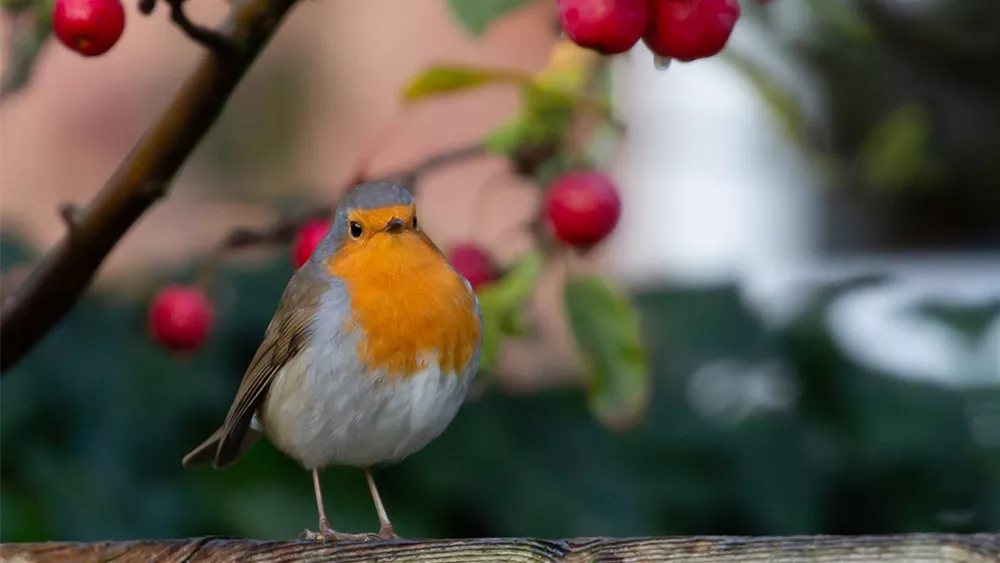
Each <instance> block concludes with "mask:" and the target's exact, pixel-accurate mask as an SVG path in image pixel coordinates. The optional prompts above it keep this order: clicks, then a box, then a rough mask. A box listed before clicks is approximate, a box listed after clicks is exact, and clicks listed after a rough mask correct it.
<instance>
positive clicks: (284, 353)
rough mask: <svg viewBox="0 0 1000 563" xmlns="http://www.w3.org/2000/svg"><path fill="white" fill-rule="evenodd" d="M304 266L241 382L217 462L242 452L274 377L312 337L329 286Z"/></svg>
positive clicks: (282, 298) (286, 294)
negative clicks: (325, 290) (312, 327)
mask: <svg viewBox="0 0 1000 563" xmlns="http://www.w3.org/2000/svg"><path fill="white" fill-rule="evenodd" d="M308 267H309V266H308V265H307V266H304V267H303V269H302V270H299V271H298V272H296V274H295V276H293V277H292V279H291V280H290V281H289V282H288V287H287V288H286V289H285V293H284V294H283V295H282V296H281V302H280V304H279V305H278V309H277V311H276V312H275V314H274V318H272V319H271V323H270V324H268V325H267V330H266V331H265V332H264V341H263V342H262V343H261V345H260V347H259V348H258V349H257V352H256V354H254V357H253V359H252V360H251V361H250V365H249V367H247V371H246V373H245V374H244V376H243V381H241V382H240V387H239V390H238V391H237V392H236V398H235V399H234V400H233V404H232V406H231V407H230V408H229V413H228V414H227V415H226V421H225V422H224V423H223V425H222V428H221V429H220V431H221V440H220V441H219V446H218V450H216V453H215V466H216V467H223V466H225V465H227V464H229V463H230V462H232V460H233V459H235V458H236V457H238V456H239V455H240V453H241V450H240V445H241V444H242V443H243V438H244V436H245V434H246V432H247V429H248V428H249V426H250V421H251V419H252V418H253V414H254V412H255V411H256V410H257V407H258V406H259V404H260V402H261V400H262V399H263V398H264V396H265V394H266V393H267V390H268V388H269V387H270V385H271V383H272V382H273V381H274V377H275V376H276V375H277V374H278V372H279V371H281V368H282V367H284V366H285V365H286V364H287V363H288V362H289V361H290V360H291V359H293V358H295V357H296V356H297V355H298V354H299V353H300V352H302V351H303V350H304V349H305V347H306V345H307V343H308V339H309V336H310V335H309V330H310V326H311V324H312V322H313V317H314V315H315V314H316V310H317V306H318V304H319V299H320V297H321V296H322V295H323V291H324V289H326V288H327V287H328V285H327V284H326V283H324V282H323V281H321V280H319V279H316V278H315V277H313V276H314V274H311V272H309V271H308V270H306V268H308Z"/></svg>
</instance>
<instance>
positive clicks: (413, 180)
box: [208, 135, 486, 262]
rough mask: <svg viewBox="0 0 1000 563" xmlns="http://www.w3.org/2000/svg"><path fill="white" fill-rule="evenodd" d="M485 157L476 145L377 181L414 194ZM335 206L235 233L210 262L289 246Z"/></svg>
mask: <svg viewBox="0 0 1000 563" xmlns="http://www.w3.org/2000/svg"><path fill="white" fill-rule="evenodd" d="M382 141H384V136H381V135H380V137H379V141H378V142H376V143H375V145H379V146H381V144H382ZM365 154H366V155H368V154H371V153H370V152H369V151H366V153H365ZM484 154H486V149H485V147H483V146H482V144H480V143H476V144H474V145H469V146H464V147H460V148H457V149H453V150H449V151H447V152H442V153H439V154H436V155H433V156H430V157H428V158H425V159H424V160H421V161H420V162H418V163H416V164H413V165H411V166H408V167H406V168H402V169H400V170H397V171H395V172H392V173H390V174H387V175H384V176H381V177H379V178H376V180H388V181H400V182H401V183H404V184H405V185H408V186H410V189H411V190H414V189H415V188H416V185H417V182H418V181H419V179H420V177H421V176H423V175H424V174H427V173H429V172H431V171H433V170H435V169H438V168H442V167H445V166H448V165H451V164H457V163H459V162H462V161H466V160H471V159H473V158H476V157H479V156H483V155H484ZM369 158H370V157H363V158H362V159H361V160H360V161H359V163H360V162H367V161H368V160H369ZM365 166H366V165H361V164H359V166H357V167H356V169H355V171H353V172H352V174H351V175H350V177H349V179H348V180H347V182H346V185H345V186H343V189H341V190H340V192H338V193H343V192H344V191H347V190H348V189H350V188H351V187H353V186H354V185H356V184H358V183H360V182H363V181H365V178H364V173H363V172H361V169H362V168H364V167H365ZM402 178H408V179H409V180H408V181H406V182H403V181H401V180H400V179H402ZM335 206H336V202H333V203H331V204H328V205H323V206H321V207H317V208H315V209H312V210H310V211H309V212H308V213H304V214H301V215H296V216H294V217H285V218H282V219H279V220H278V221H276V222H274V223H272V224H270V225H267V226H266V227H262V228H256V229H255V228H246V227H241V228H238V229H234V230H232V231H230V232H229V233H228V234H227V235H226V236H225V238H223V239H222V240H221V241H220V242H219V244H218V245H217V246H216V248H215V250H214V251H213V252H212V254H211V256H210V257H209V258H208V260H209V261H210V262H215V261H218V259H219V258H221V257H222V255H224V254H226V253H227V252H230V251H233V250H241V249H244V248H249V247H253V246H261V245H272V244H274V245H276V244H288V243H289V242H291V241H292V239H294V238H295V233H296V232H298V229H299V227H300V226H301V225H302V224H303V223H305V222H306V221H308V220H310V219H315V218H317V217H330V216H331V215H332V214H333V210H334V207H335Z"/></svg>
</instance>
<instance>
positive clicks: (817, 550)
mask: <svg viewBox="0 0 1000 563" xmlns="http://www.w3.org/2000/svg"><path fill="white" fill-rule="evenodd" d="M0 559H2V560H3V561H4V562H5V563H6V562H9V563H29V562H35V563H47V562H57V561H58V562H66V563H75V562H81V563H82V562H88V563H89V562H101V561H114V562H115V563H127V562H133V561H134V562H140V561H141V562H149V563H168V562H169V563H181V562H186V563H196V562H200V563H209V562H210V563H221V562H235V561H254V562H259V563H279V562H285V563H305V562H310V563H318V562H329V563H347V562H373V563H374V562H379V563H390V562H391V563H407V562H409V563H432V562H433V563H459V562H461V563H487V562H510V563H543V562H545V563H549V562H563V563H626V562H633V563H647V562H652V561H668V562H675V563H735V562H748V563H754V562H768V563H789V562H793V561H801V562H806V563H834V562H844V563H867V562H876V561H877V562H879V563H904V562H906V563H938V562H949V563H997V562H1000V534H970V535H951V534H912V535H889V536H791V537H734V536H704V537H665V538H621V539H618V538H581V539H572V540H540V539H526V538H475V539H455V540H427V541H421V540H399V541H373V542H363V543H349V544H336V545H335V544H332V543H327V544H323V543H319V542H308V541H261V540H247V539H232V538H193V539H177V540H138V541H128V542H96V543H73V542H51V543H22V544H12V543H8V544H0Z"/></svg>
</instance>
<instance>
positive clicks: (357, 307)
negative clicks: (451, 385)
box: [327, 231, 480, 377]
mask: <svg viewBox="0 0 1000 563" xmlns="http://www.w3.org/2000/svg"><path fill="white" fill-rule="evenodd" d="M327 266H328V268H329V271H330V273H331V274H333V275H335V276H337V277H338V278H340V279H341V280H343V282H344V283H345V285H346V287H347V290H348V293H349V294H350V304H351V309H352V312H351V315H349V318H348V321H347V322H348V324H349V325H350V326H349V327H348V328H351V329H354V328H356V329H360V330H361V331H362V338H361V341H360V343H359V345H358V355H359V357H360V359H361V361H362V362H363V363H364V364H365V365H366V366H367V367H368V368H369V370H372V371H375V370H380V369H384V370H386V372H387V373H388V374H390V375H393V376H397V377H406V376H409V375H412V374H414V373H416V372H418V371H421V370H423V369H426V368H427V367H428V366H427V365H426V358H427V356H428V355H429V354H431V353H436V355H437V361H438V364H439V367H440V369H441V371H442V373H448V372H451V373H458V372H459V371H460V370H461V369H462V368H464V367H465V366H466V365H468V363H469V360H470V359H471V358H472V355H473V354H474V352H475V348H476V346H477V345H478V342H479V338H480V334H479V332H480V327H479V317H478V315H477V313H476V309H475V296H474V295H473V294H472V293H471V292H470V290H469V289H468V287H467V286H466V285H465V283H464V281H463V280H462V279H461V278H460V277H459V276H458V275H457V274H456V273H455V272H454V271H453V270H452V269H451V267H450V266H449V265H448V263H447V262H446V261H445V258H444V257H443V256H442V255H441V253H440V252H439V251H438V250H437V248H436V247H434V246H433V244H432V243H431V242H430V241H429V240H428V239H427V238H426V236H425V235H424V234H423V233H420V232H416V231H407V232H404V233H399V234H390V233H382V234H378V235H375V236H374V237H373V238H371V240H368V241H367V242H365V243H364V244H363V245H345V246H344V247H342V248H341V249H340V250H338V251H337V252H336V253H335V254H334V255H333V256H332V257H331V258H330V259H329V261H328V262H327Z"/></svg>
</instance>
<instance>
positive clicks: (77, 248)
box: [0, 0, 296, 374]
mask: <svg viewBox="0 0 1000 563" xmlns="http://www.w3.org/2000/svg"><path fill="white" fill-rule="evenodd" d="M295 3H296V0H243V1H241V2H235V3H233V11H232V13H231V14H230V19H229V22H228V23H227V24H226V25H225V26H224V27H223V29H225V30H227V31H226V34H227V37H228V38H229V39H231V40H233V41H235V42H236V43H239V44H242V45H243V46H244V49H243V51H242V52H241V53H240V54H239V56H233V57H219V56H215V55H214V54H209V55H207V56H205V57H203V58H202V60H201V62H200V63H199V64H198V66H197V68H196V69H195V70H194V71H193V73H192V74H191V76H189V77H188V79H187V81H186V82H185V83H184V85H183V86H182V87H181V89H180V91H179V92H178V94H177V95H176V96H175V97H174V99H173V101H172V102H171V103H170V105H169V106H168V107H167V108H166V109H165V111H164V112H163V113H162V114H161V115H160V117H159V118H158V119H157V120H156V121H155V122H154V123H153V124H152V126H151V127H150V128H149V129H148V130H147V132H146V134H145V135H144V136H143V137H142V139H140V140H139V142H138V143H137V144H136V146H135V147H134V148H133V149H132V151H131V152H130V153H129V154H128V156H126V157H125V160H124V161H123V162H122V164H121V165H120V166H119V167H118V170H117V171H116V172H115V173H114V175H113V176H112V177H111V178H110V179H109V180H108V181H107V183H106V184H105V185H104V188H103V189H102V190H101V191H100V193H98V194H97V196H96V197H95V198H94V199H93V201H91V202H90V204H89V205H87V206H86V207H85V208H84V211H83V212H82V213H80V214H79V217H78V222H77V229H76V230H75V231H74V232H73V233H72V236H70V233H67V234H66V235H64V236H63V239H62V240H61V241H60V242H59V244H57V245H56V246H55V247H54V248H53V249H52V250H50V251H49V252H48V254H47V255H46V256H45V257H44V258H43V259H42V261H41V263H40V264H39V265H38V266H37V267H36V268H35V269H34V271H33V272H32V273H31V276H30V277H29V278H28V280H26V281H25V282H24V283H23V284H21V286H20V287H19V288H18V289H17V290H16V291H15V293H14V294H13V295H11V296H10V298H8V299H7V300H6V301H5V302H4V304H3V308H2V310H0V374H6V373H7V372H8V370H9V368H10V367H11V366H13V365H15V364H16V363H17V362H18V361H19V360H20V359H21V358H22V357H23V356H24V355H25V354H26V353H27V352H28V351H29V350H31V349H32V347H34V346H35V344H37V343H38V341H39V340H41V339H42V337H43V336H44V335H45V334H46V332H48V331H49V329H51V328H52V327H53V326H54V325H55V324H56V323H58V322H59V320H60V319H62V318H63V316H65V315H66V313H68V312H69V311H70V310H71V309H72V308H73V306H74V304H75V303H76V302H77V301H78V300H79V299H80V297H81V296H82V295H83V293H84V291H85V290H86V289H87V287H88V286H89V285H90V282H91V280H92V279H93V277H94V273H95V272H96V271H97V269H98V268H99V267H100V265H101V264H102V263H103V262H104V259H105V258H106V257H107V255H108V253H109V252H111V249H113V248H114V247H115V245H116V244H117V243H118V241H119V240H120V239H121V238H122V236H124V235H125V233H126V232H128V230H129V229H130V228H131V227H132V225H134V224H135V222H136V221H137V220H138V219H139V218H140V217H141V216H142V215H143V213H145V212H146V210H148V209H149V208H150V206H152V205H153V204H154V203H155V202H156V201H158V200H159V199H160V198H161V197H162V196H163V195H164V194H166V192H167V187H168V185H169V184H170V182H171V181H172V180H173V178H174V176H175V175H176V174H177V171H178V170H179V169H180V167H181V165H183V164H184V162H185V161H186V160H187V158H188V157H189V156H190V154H191V152H192V151H193V150H194V148H195V146H197V144H198V142H199V141H200V140H201V139H202V137H204V135H205V134H206V133H207V132H208V130H209V129H210V128H211V127H212V125H213V124H214V123H215V121H216V119H218V117H219V115H220V114H221V113H222V109H223V107H224V106H225V104H226V102H227V101H228V100H229V96H230V95H232V93H233V91H234V90H235V89H236V86H237V85H238V84H239V82H240V80H241V79H242V78H243V75H244V74H245V73H246V71H247V69H248V68H249V67H250V65H251V64H252V63H253V61H254V60H255V59H256V58H257V55H258V54H259V53H260V51H261V50H262V49H263V48H264V46H265V45H266V44H267V43H268V41H269V40H270V38H271V36H272V35H274V33H275V32H276V31H277V30H278V28H279V26H280V25H281V22H282V20H283V19H284V17H285V15H286V14H287V13H288V11H289V10H290V9H291V8H292V6H294V5H295Z"/></svg>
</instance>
